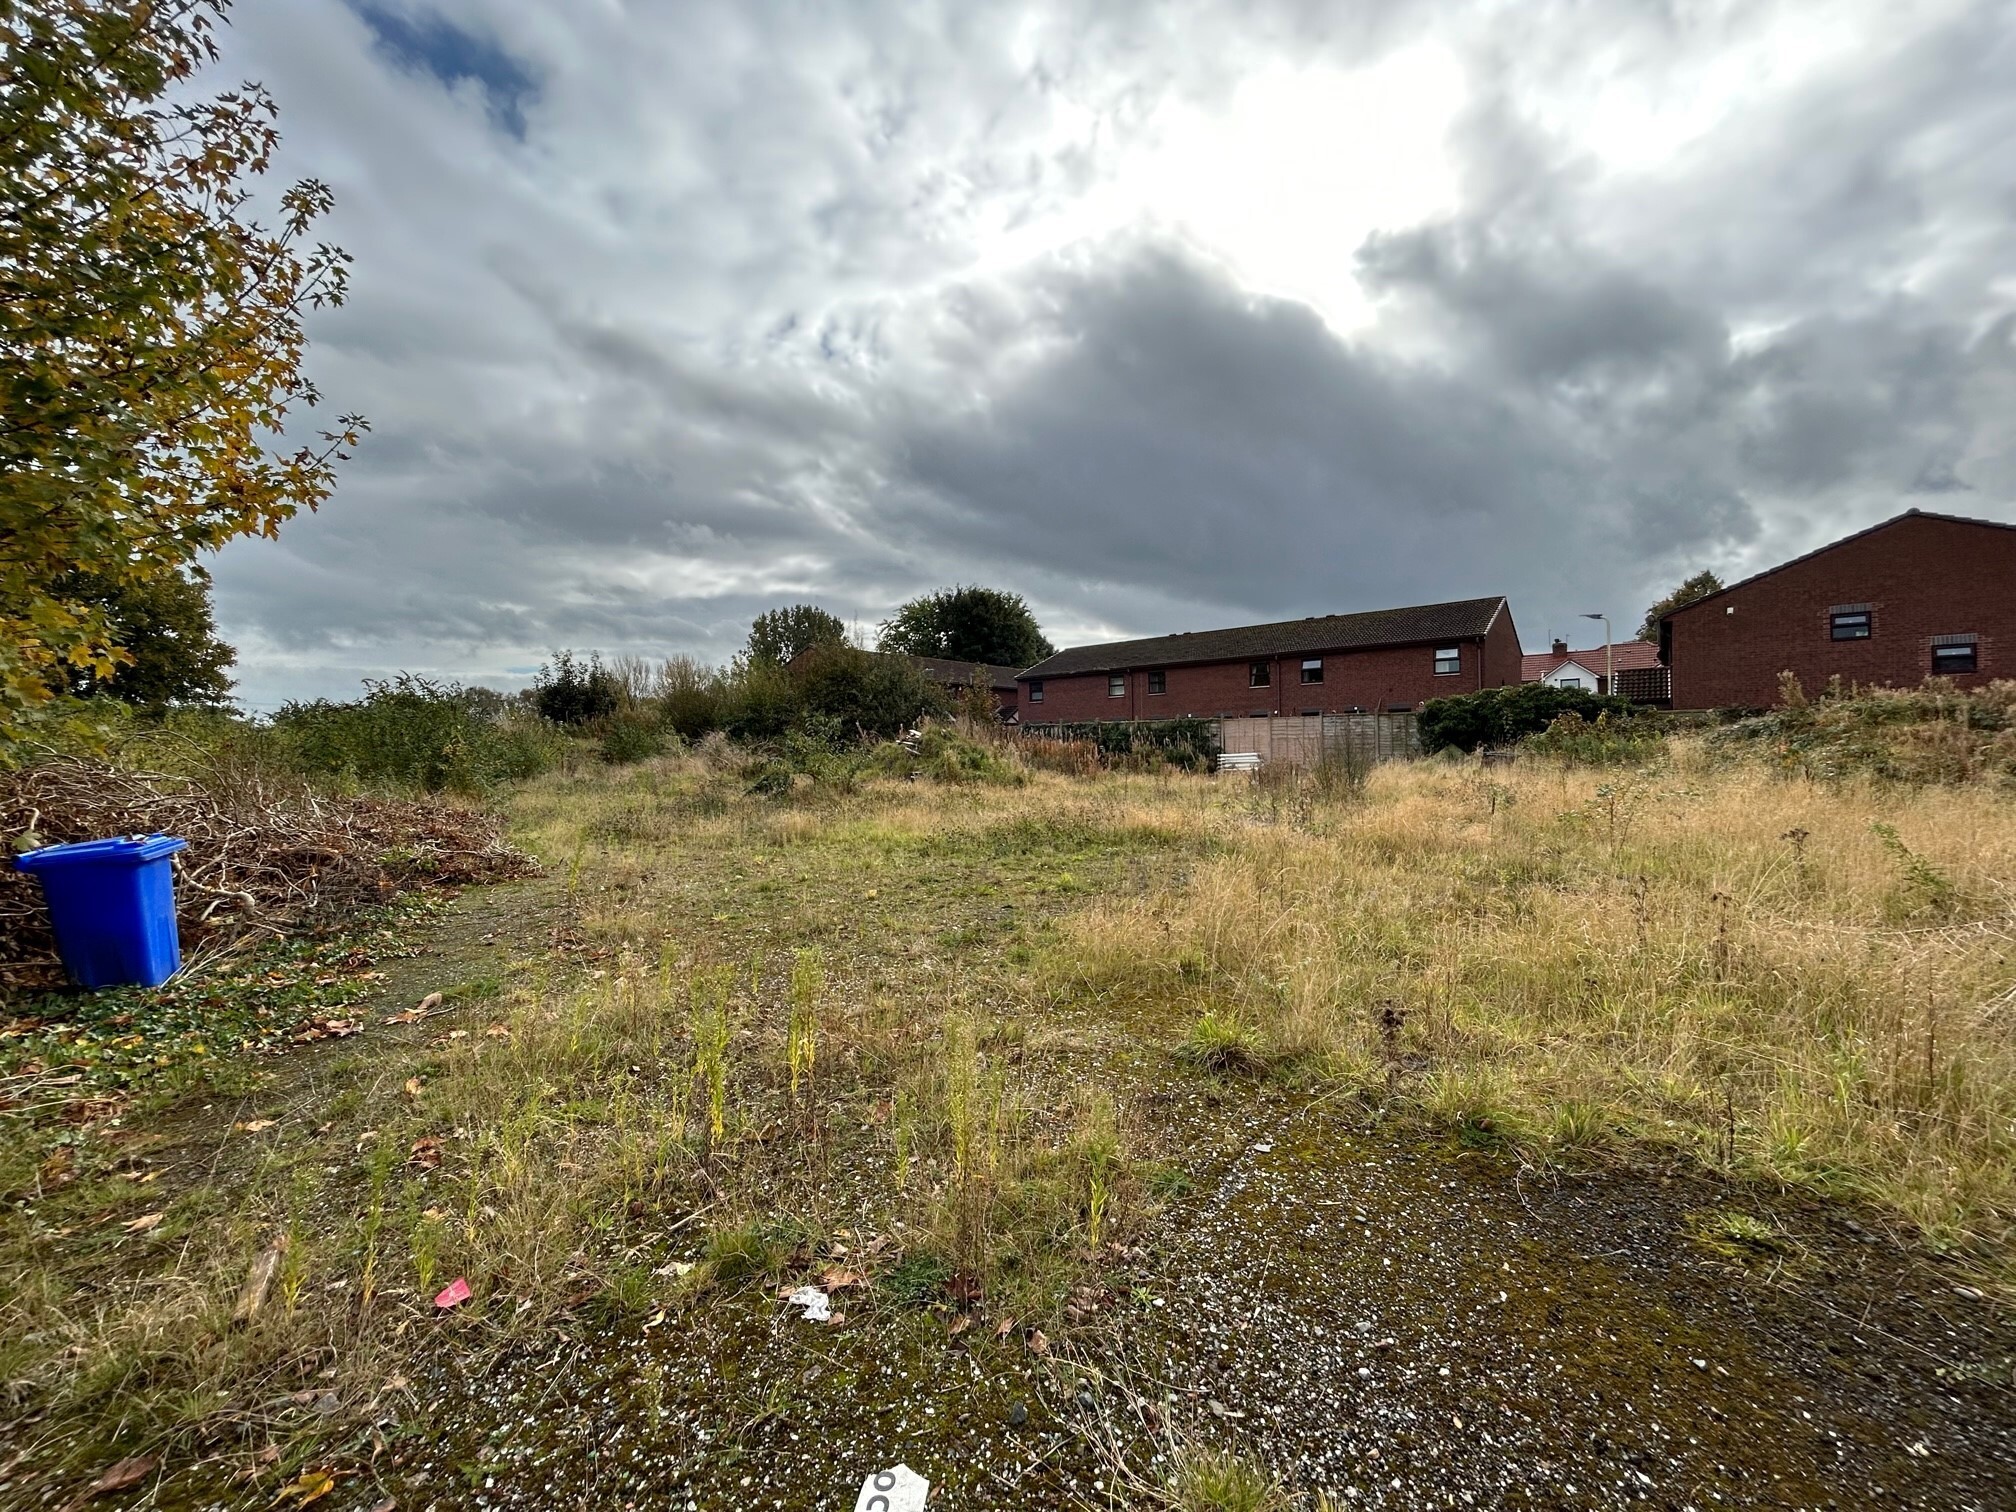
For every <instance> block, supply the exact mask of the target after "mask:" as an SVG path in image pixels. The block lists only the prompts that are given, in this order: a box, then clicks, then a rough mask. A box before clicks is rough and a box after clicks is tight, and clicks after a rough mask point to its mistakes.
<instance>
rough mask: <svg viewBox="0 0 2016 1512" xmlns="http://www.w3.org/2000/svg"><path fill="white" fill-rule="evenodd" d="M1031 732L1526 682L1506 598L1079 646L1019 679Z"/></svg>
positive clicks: (1301, 710)
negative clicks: (1041, 727)
mask: <svg viewBox="0 0 2016 1512" xmlns="http://www.w3.org/2000/svg"><path fill="white" fill-rule="evenodd" d="M1017 680H1018V681H1019V682H1020V683H1021V685H1022V696H1021V710H1020V714H1021V720H1022V723H1024V724H1038V723H1052V722H1064V723H1074V724H1075V723H1081V722H1091V721H1101V720H1128V719H1175V718H1179V717H1200V718H1223V717H1237V716H1243V715H1254V714H1263V715H1272V714H1289V715H1293V714H1349V713H1359V712H1373V713H1376V712H1381V711H1386V710H1396V709H1413V708H1417V707H1419V706H1420V704H1421V703H1423V702H1424V701H1425V700H1427V699H1430V698H1441V697H1444V696H1446V695H1448V694H1451V693H1469V692H1474V691H1475V690H1477V689H1479V688H1496V687H1504V686H1506V685H1507V684H1510V683H1516V682H1518V681H1519V680H1520V651H1519V634H1518V631H1517V630H1516V629H1514V628H1513V624H1512V607H1511V605H1510V604H1508V603H1507V602H1506V601H1505V599H1504V597H1503V596H1502V595H1501V596H1498V597H1493V598H1477V599H1459V600H1457V601H1455V602H1453V603H1447V604H1418V605H1414V606H1412V607H1409V608H1403V609H1375V610H1371V611H1368V612H1365V613H1360V614H1325V615H1314V616H1311V617H1310V618H1308V619H1299V620H1280V621H1277V622H1275V623H1272V624H1266V625H1237V626H1233V627H1231V628H1229V629H1225V630H1197V631H1186V632H1184V633H1182V634H1179V635H1157V636H1151V637H1148V638H1147V639H1143V640H1127V641H1108V642H1105V643H1103V644H1098V645H1090V646H1073V647H1070V648H1069V649H1067V650H1064V651H1059V652H1058V653H1057V654H1056V655H1055V656H1052V657H1049V658H1048V659H1046V660H1044V661H1041V662H1039V663H1037V664H1036V665H1035V666H1033V667H1031V668H1029V669H1028V670H1027V671H1026V672H1024V673H1022V674H1021V676H1020V677H1019V678H1018V679H1017Z"/></svg>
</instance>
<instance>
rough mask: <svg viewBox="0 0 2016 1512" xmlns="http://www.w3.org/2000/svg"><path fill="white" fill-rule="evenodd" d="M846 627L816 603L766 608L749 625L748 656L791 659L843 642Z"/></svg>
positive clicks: (773, 660) (753, 657)
mask: <svg viewBox="0 0 2016 1512" xmlns="http://www.w3.org/2000/svg"><path fill="white" fill-rule="evenodd" d="M846 644H847V627H846V626H845V625H843V624H841V623H840V621H839V618H838V617H837V616H835V615H831V614H828V613H827V612H826V611H825V610H824V609H821V608H820V607H819V606H818V605H817V604H793V605H791V607H790V608H788V609H765V610H764V611H763V612H762V613H761V614H759V615H757V616H756V619H755V621H754V622H753V623H752V624H751V625H750V626H749V652H748V654H749V660H751V661H767V662H788V661H790V660H791V659H792V658H793V657H796V656H799V655H801V654H802V653H804V652H806V651H810V650H811V649H812V648H813V647H814V646H844V645H846Z"/></svg>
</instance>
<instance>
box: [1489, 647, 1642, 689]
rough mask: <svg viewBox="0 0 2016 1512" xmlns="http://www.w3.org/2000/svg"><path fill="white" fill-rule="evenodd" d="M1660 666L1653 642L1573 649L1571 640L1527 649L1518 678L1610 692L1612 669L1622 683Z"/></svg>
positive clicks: (1520, 665)
mask: <svg viewBox="0 0 2016 1512" xmlns="http://www.w3.org/2000/svg"><path fill="white" fill-rule="evenodd" d="M1659 665H1660V662H1659V648H1658V647H1657V646H1655V645H1653V644H1652V643H1651V642H1650V641H1641V640H1629V641H1612V642H1611V643H1610V644H1609V645H1608V646H1597V647H1595V648H1593V649H1592V650H1588V651H1570V650H1569V649H1568V642H1566V641H1564V640H1557V641H1556V642H1554V644H1553V647H1552V648H1551V649H1550V650H1547V651H1537V652H1528V653H1527V654H1526V655H1525V656H1523V657H1521V658H1520V660H1519V680H1520V681H1521V682H1544V683H1551V684H1552V685H1553V686H1555V687H1557V688H1587V689H1588V690H1589V691H1590V692H1592V693H1608V692H1609V691H1610V674H1611V669H1612V668H1615V670H1616V673H1617V680H1618V681H1619V682H1620V683H1622V682H1625V681H1626V680H1627V678H1626V676H1625V674H1627V673H1631V672H1650V671H1653V670H1655V669H1657V668H1658V667H1659Z"/></svg>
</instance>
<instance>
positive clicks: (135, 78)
mask: <svg viewBox="0 0 2016 1512" xmlns="http://www.w3.org/2000/svg"><path fill="white" fill-rule="evenodd" d="M228 5H229V0H25V3H24V0H0V762H4V760H5V756H6V750H7V747H8V745H9V744H11V743H12V742H14V741H16V740H18V739H19V738H20V737H21V736H22V735H23V734H24V733H25V732H26V731H27V730H28V729H29V728H30V726H31V724H32V722H33V720H34V717H35V712H36V710H37V709H38V707H40V706H42V705H44V704H46V703H48V702H49V701H50V700H51V699H52V698H54V697H56V696H58V694H59V693H60V692H61V690H62V689H64V688H65V687H66V686H68V685H70V684H71V683H72V682H73V681H74V680H75V677H76V675H77V674H79V673H85V674H91V675H95V676H99V677H107V676H111V675H112V674H114V673H115V672H116V670H117V669H118V667H120V666H121V665H123V664H125V663H127V662H129V661H130V660H131V657H130V654H129V653H128V652H127V651H126V650H125V648H123V647H122V646H121V645H120V644H119V637H118V634H117V627H116V622H115V621H114V619H112V618H111V617H108V615H107V614H106V613H105V612H104V610H103V608H102V599H103V594H100V595H99V597H98V598H97V599H93V598H91V597H89V596H86V595H82V594H79V593H74V592H70V591H67V590H66V589H65V587H64V585H65V584H75V583H77V582H80V581H91V582H95V583H97V584H98V585H100V587H101V588H106V587H109V588H110V589H112V590H118V589H120V588H126V587H131V588H142V587H144V586H145V585H147V584H149V583H151V582H156V581H159V580H161V579H162V578H164V577H166V576H167V575H169V574H177V573H180V572H182V571H183V570H184V569H185V568H186V567H187V566H188V565H189V564H190V563H192V562H194V561H195V560H196V558H197V556H198V554H199V553H201V552H203V551H207V550H214V549H215V548H217V547H219V546H221V545H223V544H224V543H225V542H226V541H228V540H230V539H232V538H233V537H236V536H241V535H265V536H271V535H273V534H275V533H276V532H277V531H278V529H279V527H280V524H281V522H282V521H284V520H286V519H288V518H290V517H291V516H292V515H293V514H294V513H295V512H296V511H297V510H299V509H300V508H302V507H303V506H304V505H305V506H306V507H308V508H310V509H313V508H315V507H316V505H318V504H319V503H320V502H321V501H322V500H323V499H324V498H326V497H327V496H328V494H329V492H330V489H331V488H332V487H333V485H334V482H335V466H336V463H338V462H339V461H341V460H343V459H344V458H345V457H346V456H347V455H348V448H350V447H352V446H354V445H355V444H356V442H357V439H358V436H359V433H360V432H361V431H362V430H363V428H364V422H363V420H362V419H361V418H359V417H357V416H354V415H351V416H344V417H342V418H341V419H339V420H338V421H337V422H336V423H335V425H334V426H333V427H332V428H330V429H327V430H318V431H317V432H315V434H314V438H313V440H312V441H310V442H309V443H308V444H305V445H303V444H298V443H296V444H291V445H290V444H289V441H288V438H287V436H286V430H287V422H288V420H289V418H290V416H292V415H293V414H294V412H295V411H296V410H297V409H298V408H299V407H304V406H310V405H313V404H315V403H316V401H317V398H318V396H317V394H316V391H315V388H314V385H313V384H311V383H310V382H309V381H308V379H307V378H306V376H305V375H304V374H303V372H302V357H303V354H304V351H305V348H306V344H307V337H306V333H305V331H304V329H303V324H302V322H303V316H304V315H305V313H306V312H307V311H308V310H310V309H313V308H316V307H319V306H323V305H334V304H340V303H342V301H343V295H344V289H345V281H346V265H347V263H348V262H349V258H348V256H347V255H346V254H345V253H344V252H343V251H342V250H341V249H339V248H337V247H333V246H329V245H327V244H326V243H314V244H312V245H311V244H310V243H309V242H308V240H307V238H308V233H309V230H310V228H311V226H312V225H313V223H314V222H315V221H316V220H317V219H318V218H319V217H320V216H322V215H323V214H324V213H325V212H326V211H327V210H328V209H329V206H330V193H329V190H328V188H327V187H326V186H325V185H323V184H321V183H318V182H316V181H314V180H306V181H303V182H301V183H297V184H295V185H293V186H292V187H290V188H288V189H286V190H285V191H284V192H282V193H281V194H280V195H279V196H278V199H277V211H278V213H277V216H276V217H275V224H274V225H272V226H268V225H264V224H262V223H261V222H260V221H259V220H258V219H256V218H255V213H254V208H253V205H252V189H251V188H250V187H249V185H250V184H251V183H252V182H253V181H255V180H257V179H258V178H259V177H260V176H261V175H263V174H264V173H265V172H266V171H267V169H268V167H269V165H270V163H271V161H272V156H273V152H274V149H275V147H276V145H277V144H278V141H279V134H278V131H277V129H276V127H275V125H274V122H275V119H276V115H277V112H276V110H275V108H274V105H273V101H272V99H271V98H270V97H269V96H268V95H267V94H266V92H265V91H264V90H263V89H261V88H260V87H258V86H257V85H247V86H245V87H244V88H242V89H238V90H231V91H227V92H225V93H222V94H219V95H216V96H215V97H213V98H209V99H202V98H195V97H193V96H192V95H191V94H190V91H189V89H188V87H187V86H188V81H190V80H191V79H192V78H193V76H194V75H195V73H196V72H197V70H198V69H199V68H201V67H202V66H203V65H204V64H206V63H209V62H212V61H214V60H215V58H216V56H217V47H216V35H215V28H216V26H217V25H218V24H219V23H220V22H221V21H223V20H224V19H225V11H226V8H227V7H228Z"/></svg>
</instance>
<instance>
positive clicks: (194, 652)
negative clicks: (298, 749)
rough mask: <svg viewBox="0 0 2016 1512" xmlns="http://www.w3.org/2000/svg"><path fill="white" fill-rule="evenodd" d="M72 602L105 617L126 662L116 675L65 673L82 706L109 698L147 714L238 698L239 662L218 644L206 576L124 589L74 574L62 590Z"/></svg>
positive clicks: (167, 577)
mask: <svg viewBox="0 0 2016 1512" xmlns="http://www.w3.org/2000/svg"><path fill="white" fill-rule="evenodd" d="M57 591H58V593H59V594H60V596H61V597H62V598H63V599H64V600H65V601H67V602H70V603H75V604H82V605H85V606H86V607H88V608H90V609H91V610H93V611H95V612H97V613H99V614H101V615H102V616H103V617H104V620H105V625H106V629H107V631H108V633H109V634H110V635H111V636H112V638H113V639H114V640H115V641H116V642H117V643H118V644H119V645H120V646H121V647H122V648H123V649H124V650H125V652H126V660H125V661H124V662H123V663H122V664H121V665H120V666H118V667H116V668H114V669H113V671H112V672H111V673H110V674H109V675H108V674H104V673H101V672H99V671H98V670H97V669H96V668H94V667H80V666H78V665H76V664H75V663H71V664H69V665H67V666H66V667H64V668H63V669H62V670H63V671H64V672H66V673H67V674H68V675H67V681H66V685H65V687H64V689H63V691H64V692H67V693H69V694H71V695H72V696H73V697H76V698H91V697H95V696H97V695H100V694H109V695H110V696H111V697H113V698H118V699H123V700H124V701H125V702H127V703H129V704H133V705H136V706H137V707H139V708H143V709H164V708H166V707H167V706H168V705H170V704H208V705H216V704H221V703H223V702H224V701H225V700H226V699H227V698H229V697H230V695H231V677H230V674H229V673H228V672H227V671H226V670H225V669H226V668H228V667H229V666H230V665H231V664H232V663H233V662H234V661H236V660H237V659H238V653H237V652H235V651H233V650H232V649H231V647H229V646H227V645H226V644H225V643H224V642H223V641H221V640H219V639H217V625H216V621H215V620H213V619H212V618H211V616H210V583H209V579H208V577H207V576H205V575H203V574H202V573H201V569H197V570H195V571H190V572H168V573H163V574H162V575H161V576H159V577H154V578H143V579H141V580H139V581H137V582H124V583H121V582H119V581H117V580H114V579H109V578H104V577H100V576H98V575H96V574H94V573H81V572H80V573H73V574H72V575H71V576H70V577H69V578H68V579H67V580H66V581H65V582H63V583H62V584H60V585H58V589H57Z"/></svg>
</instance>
